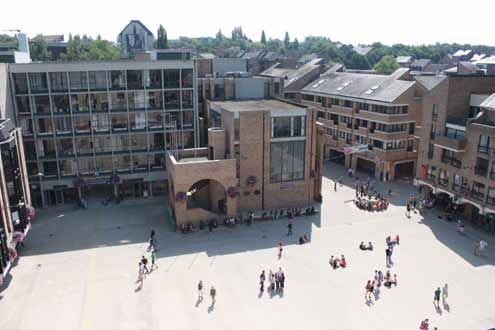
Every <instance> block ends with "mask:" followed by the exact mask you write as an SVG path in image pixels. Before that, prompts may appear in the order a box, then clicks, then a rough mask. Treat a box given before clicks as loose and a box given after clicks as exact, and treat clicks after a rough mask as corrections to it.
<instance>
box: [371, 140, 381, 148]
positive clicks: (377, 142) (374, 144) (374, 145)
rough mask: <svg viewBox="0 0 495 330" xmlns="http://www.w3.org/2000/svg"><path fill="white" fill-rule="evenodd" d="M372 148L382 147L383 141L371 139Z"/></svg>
mask: <svg viewBox="0 0 495 330" xmlns="http://www.w3.org/2000/svg"><path fill="white" fill-rule="evenodd" d="M373 148H378V149H383V141H380V140H373Z"/></svg>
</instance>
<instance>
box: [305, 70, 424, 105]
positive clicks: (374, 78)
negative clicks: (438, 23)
mask: <svg viewBox="0 0 495 330" xmlns="http://www.w3.org/2000/svg"><path fill="white" fill-rule="evenodd" d="M402 75H403V71H402V70H401V71H400V72H398V73H396V72H394V73H392V74H391V75H388V76H387V75H378V74H363V73H349V72H332V73H329V74H325V75H322V76H321V77H320V79H319V80H316V81H314V82H312V83H310V84H309V85H307V86H306V87H304V88H303V92H312V93H318V94H327V95H335V96H342V97H352V98H357V99H364V100H373V101H381V102H393V101H394V100H395V99H397V98H398V97H399V96H401V95H402V94H403V93H404V92H406V91H407V90H408V89H409V88H411V87H412V86H414V84H415V82H414V81H405V80H398V78H399V77H400V76H402Z"/></svg>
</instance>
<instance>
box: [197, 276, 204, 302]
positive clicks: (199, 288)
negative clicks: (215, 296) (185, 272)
mask: <svg viewBox="0 0 495 330" xmlns="http://www.w3.org/2000/svg"><path fill="white" fill-rule="evenodd" d="M198 300H199V301H203V281H201V280H200V281H199V283H198Z"/></svg>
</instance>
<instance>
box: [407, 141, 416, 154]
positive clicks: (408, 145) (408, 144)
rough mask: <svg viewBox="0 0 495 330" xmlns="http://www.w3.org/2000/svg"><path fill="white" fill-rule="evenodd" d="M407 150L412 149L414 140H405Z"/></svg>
mask: <svg viewBox="0 0 495 330" xmlns="http://www.w3.org/2000/svg"><path fill="white" fill-rule="evenodd" d="M407 151H414V140H407Z"/></svg>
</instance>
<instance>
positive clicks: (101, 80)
mask: <svg viewBox="0 0 495 330" xmlns="http://www.w3.org/2000/svg"><path fill="white" fill-rule="evenodd" d="M88 77H89V88H90V89H92V90H96V91H106V90H107V74H106V72H105V71H90V72H89V73H88Z"/></svg>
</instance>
